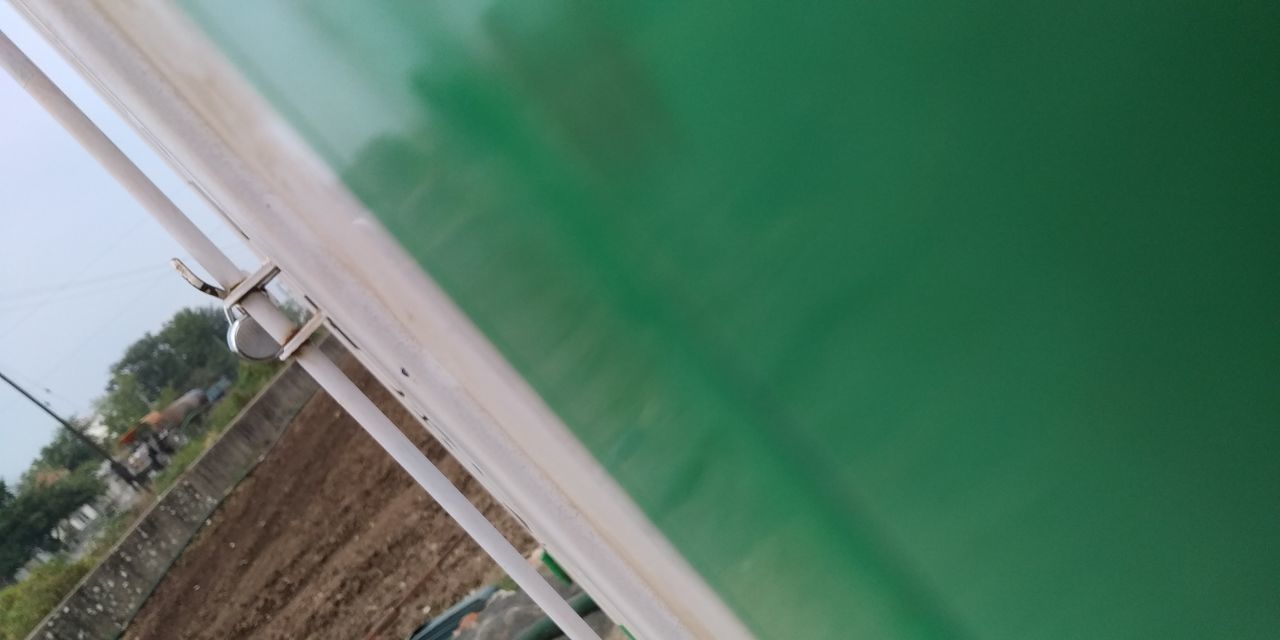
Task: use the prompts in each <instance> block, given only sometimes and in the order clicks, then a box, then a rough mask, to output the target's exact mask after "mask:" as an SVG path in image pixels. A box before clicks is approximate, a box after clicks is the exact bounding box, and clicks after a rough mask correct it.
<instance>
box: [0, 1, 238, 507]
mask: <svg viewBox="0 0 1280 640" xmlns="http://www.w3.org/2000/svg"><path fill="white" fill-rule="evenodd" d="M0 31H3V32H4V33H5V34H7V35H8V36H9V37H10V38H11V39H12V40H13V41H14V42H16V43H17V44H18V46H19V47H21V48H22V49H23V50H24V51H26V53H27V55H28V56H30V57H31V58H32V59H33V60H34V61H35V62H36V64H37V65H39V66H40V67H41V68H42V69H44V71H45V73H47V74H49V75H50V77H52V78H53V80H54V82H55V83H57V84H58V86H59V87H61V88H62V90H63V91H64V92H66V93H67V94H68V95H70V96H71V98H72V99H73V100H75V101H76V103H77V104H79V105H80V108H81V109H83V110H84V111H85V112H86V113H87V114H88V115H89V117H90V118H92V119H93V120H94V122H96V123H97V124H98V126H100V127H102V128H103V130H105V131H106V132H107V134H108V135H109V136H110V137H111V138H112V139H113V140H114V141H115V143H116V144H117V145H119V146H120V147H121V148H122V149H123V150H124V151H125V153H127V154H128V155H129V156H130V157H131V158H133V160H134V161H135V162H137V163H138V164H139V166H141V167H142V169H143V171H145V172H146V173H147V174H148V175H149V176H150V177H151V178H152V180H154V181H155V182H156V183H157V184H158V185H159V186H160V188H161V189H163V190H164V191H165V192H166V193H167V194H168V195H169V197H170V198H172V199H173V200H174V202H176V203H177V205H178V206H179V207H180V208H182V209H183V210H184V211H186V212H187V213H188V215H190V216H191V217H192V219H193V220H195V222H196V224H198V225H200V227H201V228H203V229H204V230H205V232H206V233H207V234H208V235H209V236H210V237H211V238H212V239H213V241H214V242H215V243H217V244H218V245H219V246H221V247H222V248H223V249H224V250H225V251H227V252H228V253H229V254H230V255H231V256H232V259H234V260H235V261H236V262H237V263H238V264H240V266H241V267H242V268H244V269H246V270H251V269H252V268H254V266H256V260H255V259H254V258H253V254H252V253H250V252H249V250H248V249H247V248H245V247H244V246H243V245H242V244H241V243H240V242H239V240H238V239H237V238H236V236H235V235H234V233H233V232H232V231H231V230H230V229H228V228H227V227H226V226H225V225H224V224H223V223H222V221H221V220H220V219H219V218H218V217H217V216H215V215H214V214H213V213H212V212H211V211H210V210H209V209H208V207H207V206H206V205H205V204H204V202H203V200H201V199H200V198H198V197H197V196H196V195H195V194H194V193H193V192H191V191H190V190H188V189H187V188H186V186H185V185H184V183H183V182H182V181H181V180H180V179H179V178H178V177H177V176H176V175H175V174H173V173H172V172H171V171H170V170H169V168H168V167H167V166H166V165H165V164H164V163H163V162H162V161H161V160H160V159H159V158H158V157H156V156H155V155H154V154H153V153H152V152H151V150H150V149H149V148H148V147H147V146H146V145H145V144H144V143H143V142H141V140H139V139H138V138H137V137H136V136H135V135H134V133H133V130H132V129H130V128H129V127H128V126H127V125H125V124H124V123H123V121H121V120H120V119H119V118H118V117H117V116H116V115H115V113H114V112H113V111H112V110H111V109H110V108H109V107H107V106H106V104H105V103H103V102H102V100H100V99H99V98H98V96H97V94H95V93H94V92H93V90H92V89H90V88H89V86H88V85H87V84H86V83H85V82H83V81H82V80H81V79H80V77H79V76H78V75H77V74H76V73H75V72H74V71H72V70H71V68H70V67H69V66H68V65H67V64H66V63H65V62H64V61H63V60H62V59H61V58H60V57H59V56H58V55H57V54H56V53H55V52H54V51H53V50H52V49H51V48H50V47H49V46H48V45H46V44H45V43H44V41H43V40H42V39H41V38H40V37H39V36H38V35H37V34H36V33H35V32H34V31H33V30H32V29H31V28H30V27H29V26H28V25H27V23H26V22H25V20H24V19H22V18H21V17H20V16H18V15H17V14H16V13H15V12H14V10H13V8H12V7H11V6H10V5H9V4H8V3H6V2H0ZM175 256H176V257H180V258H183V259H184V261H185V262H186V263H187V264H188V265H191V266H193V267H195V263H194V261H192V260H191V259H190V258H189V257H188V256H187V255H186V253H185V252H183V251H182V250H181V249H180V248H179V247H178V245H177V244H176V243H175V242H174V241H173V240H172V239H170V238H169V236H168V235H167V234H166V233H165V232H164V230H162V229H161V228H160V226H159V225H158V224H156V223H155V222H153V221H152V220H151V218H150V217H149V216H148V215H147V213H146V212H145V211H144V210H143V209H142V208H141V207H139V206H138V205H137V203H135V202H134V201H133V199H132V198H131V197H130V196H129V195H128V193H126V192H125V191H124V189H122V188H121V187H119V186H118V185H117V184H116V183H115V181H114V180H112V178H111V177H110V176H109V175H107V173H106V172H105V171H104V170H102V169H101V168H100V167H99V166H98V165H97V163H96V162H95V161H94V160H93V159H92V158H91V157H89V155H88V154H86V153H85V152H84V150H83V149H81V148H80V146H79V145H78V144H77V143H76V142H75V141H74V140H73V139H72V138H71V137H70V136H69V135H67V134H66V133H65V132H64V131H63V130H62V129H61V128H60V127H59V126H58V124H57V123H56V122H54V120H53V118H51V117H50V116H48V115H47V114H45V112H44V110H43V109H42V108H40V107H39V106H38V105H37V104H36V103H35V102H34V101H33V100H32V99H31V98H30V97H28V96H27V94H26V93H25V92H24V91H23V90H22V89H21V88H20V87H18V85H17V84H16V83H15V82H14V81H13V80H12V79H11V78H10V77H9V76H8V75H7V74H5V73H3V72H0V371H4V372H5V373H6V374H7V375H9V376H10V377H12V378H15V379H16V380H17V381H18V382H19V383H22V384H26V385H29V386H30V390H31V391H32V392H33V393H35V394H36V395H38V396H39V397H41V398H42V399H45V400H47V401H48V403H49V405H50V406H51V407H52V408H53V409H54V410H55V411H57V412H58V413H60V414H62V415H71V414H76V415H88V414H89V413H90V411H91V406H92V402H93V399H94V398H96V397H98V396H100V395H101V394H102V392H103V388H104V386H105V385H106V382H107V368H108V367H109V366H110V365H111V363H112V362H115V361H116V360H117V359H119V357H120V355H121V354H122V353H123V351H124V349H125V347H126V346H128V345H129V344H130V343H131V342H133V341H134V340H136V339H137V338H139V337H140V336H142V334H143V333H144V332H147V331H154V330H156V329H158V328H159V327H160V326H161V325H162V324H163V323H164V321H165V320H166V319H168V318H169V317H170V316H171V315H173V312H174V311H176V310H178V309H180V308H182V307H184V306H191V305H201V304H212V303H213V302H215V301H214V300H213V299H211V298H209V297H207V296H204V295H201V294H200V293H198V292H196V291H195V290H194V289H192V288H191V287H190V286H189V285H187V284H186V283H185V282H183V281H182V280H181V279H180V278H179V277H178V275H177V274H176V273H175V272H174V271H173V270H172V269H171V268H170V267H169V266H168V262H169V259H170V258H172V257H175ZM197 270H198V268H197ZM46 390H47V391H46ZM56 428H57V425H56V423H54V422H53V421H52V420H51V419H50V418H49V417H48V416H46V415H45V414H43V413H41V412H40V410H39V409H37V408H35V407H33V406H31V405H30V404H29V403H28V402H27V401H26V400H24V399H23V398H22V397H21V396H19V395H18V394H17V393H16V392H14V391H12V390H11V389H9V388H8V387H7V386H4V385H2V384H0V477H3V478H4V479H5V480H8V481H10V482H11V483H12V482H14V481H16V480H17V478H18V476H20V475H21V474H22V472H23V471H24V470H25V469H26V468H27V465H29V464H30V463H31V461H32V459H34V457H35V456H36V455H37V454H38V453H39V451H40V448H41V447H43V446H44V445H45V444H46V443H48V441H49V440H50V438H52V437H53V435H54V433H55V429H56Z"/></svg>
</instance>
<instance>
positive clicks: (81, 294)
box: [0, 269, 168, 314]
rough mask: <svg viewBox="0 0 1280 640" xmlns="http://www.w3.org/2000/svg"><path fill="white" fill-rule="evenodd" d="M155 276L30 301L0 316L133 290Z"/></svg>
mask: <svg viewBox="0 0 1280 640" xmlns="http://www.w3.org/2000/svg"><path fill="white" fill-rule="evenodd" d="M165 273H168V270H167V269H166V270H165ZM155 275H159V272H158V270H153V271H152V272H151V273H146V274H138V275H135V276H133V277H131V278H130V279H128V280H120V281H116V282H111V283H103V284H99V285H96V286H95V287H94V288H93V289H88V290H81V291H64V292H62V293H61V295H56V294H55V295H51V296H47V297H44V298H40V299H36V300H31V301H29V302H27V303H26V304H23V303H17V304H14V305H12V306H7V307H0V314H4V313H11V312H14V311H26V310H28V309H31V308H32V307H33V306H36V307H45V306H48V305H50V304H56V303H60V302H74V301H77V300H85V299H92V298H94V297H99V296H102V295H104V294H106V295H109V294H111V293H113V292H117V291H122V290H129V289H133V288H136V287H138V286H140V285H141V284H143V283H144V282H146V280H144V278H145V277H146V276H155ZM140 276H141V277H140Z"/></svg>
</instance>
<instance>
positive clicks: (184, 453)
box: [151, 433, 217, 495]
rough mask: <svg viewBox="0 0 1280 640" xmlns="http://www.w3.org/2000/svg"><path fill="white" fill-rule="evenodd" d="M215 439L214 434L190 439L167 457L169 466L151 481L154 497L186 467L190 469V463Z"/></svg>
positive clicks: (167, 486)
mask: <svg viewBox="0 0 1280 640" xmlns="http://www.w3.org/2000/svg"><path fill="white" fill-rule="evenodd" d="M216 437H217V434H216V433H210V434H208V437H205V438H192V439H191V441H189V442H187V443H186V444H184V445H182V448H180V449H178V450H177V451H175V452H174V453H173V455H172V456H170V457H169V466H167V467H165V468H164V470H163V471H161V472H160V473H157V474H156V475H155V478H154V479H153V480H152V481H151V490H152V491H155V492H156V495H159V494H162V493H164V492H165V490H166V489H168V488H169V487H170V486H172V485H173V483H174V482H176V481H177V480H178V478H179V477H180V476H181V475H182V474H183V472H185V471H186V470H187V467H190V466H191V463H193V462H195V461H196V458H199V457H200V454H202V453H204V450H205V449H207V448H209V445H210V444H212V443H213V441H214V439H216Z"/></svg>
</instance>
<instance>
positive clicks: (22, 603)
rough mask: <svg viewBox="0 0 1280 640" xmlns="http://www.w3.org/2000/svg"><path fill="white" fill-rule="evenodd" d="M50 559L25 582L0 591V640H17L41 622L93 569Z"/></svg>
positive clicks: (89, 564) (83, 563)
mask: <svg viewBox="0 0 1280 640" xmlns="http://www.w3.org/2000/svg"><path fill="white" fill-rule="evenodd" d="M93 563H94V561H93V560H90V559H89V558H85V559H82V560H80V561H79V562H72V563H68V562H64V561H62V560H54V561H52V562H50V563H48V564H45V565H42V566H40V567H37V568H36V570H35V571H32V572H31V575H30V576H28V577H27V579H26V580H23V581H22V582H19V583H17V584H14V585H10V586H8V587H5V588H4V589H0V640H21V639H22V638H25V637H26V636H27V634H28V633H30V632H31V630H32V629H33V628H35V626H36V625H37V624H39V623H40V621H41V620H43V619H44V617H45V615H47V614H48V613H49V612H50V611H52V610H53V608H54V607H56V606H58V603H59V602H61V601H62V598H63V597H64V596H65V595H66V594H67V592H69V591H70V590H71V589H72V588H73V587H75V585H76V583H77V582H79V581H80V578H82V577H84V575H85V574H86V573H88V572H89V569H90V568H91V567H92V566H93Z"/></svg>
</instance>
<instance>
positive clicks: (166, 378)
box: [111, 307, 236, 402]
mask: <svg viewBox="0 0 1280 640" xmlns="http://www.w3.org/2000/svg"><path fill="white" fill-rule="evenodd" d="M226 335H227V321H226V318H225V317H224V316H223V314H222V312H221V311H220V310H218V309H217V308H216V307H193V308H187V309H182V310H180V311H178V312H177V313H175V314H174V315H173V317H172V318H170V319H169V321H168V322H166V323H165V325H164V327H162V328H161V329H160V331H159V332H158V333H154V334H152V333H147V334H145V335H143V336H142V338H141V339H139V340H138V341H137V342H134V343H133V344H132V345H130V346H129V348H128V349H126V350H125V352H124V357H122V358H121V359H120V361H119V362H117V363H115V364H114V365H112V366H111V373H112V375H113V376H115V375H119V374H124V375H132V376H133V378H134V379H135V380H136V381H137V383H138V387H139V388H140V390H141V391H142V394H143V395H144V396H146V397H147V398H151V399H153V402H154V399H156V398H159V396H160V394H161V392H162V391H163V390H164V388H165V387H172V388H174V389H182V390H186V389H192V388H195V387H205V386H208V385H209V384H210V383H212V382H213V381H214V380H217V379H218V377H219V376H222V375H227V374H230V373H231V372H232V371H234V370H235V367H236V357H235V355H234V354H232V353H231V352H230V351H229V350H228V349H227V344H226V340H225V336H226Z"/></svg>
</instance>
